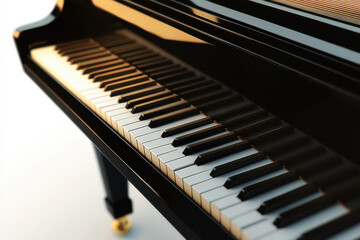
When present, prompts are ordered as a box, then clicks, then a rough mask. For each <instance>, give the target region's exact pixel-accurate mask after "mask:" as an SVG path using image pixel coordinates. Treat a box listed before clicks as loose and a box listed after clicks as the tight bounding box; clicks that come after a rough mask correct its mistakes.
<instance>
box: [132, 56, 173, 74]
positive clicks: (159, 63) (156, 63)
mask: <svg viewBox="0 0 360 240" xmlns="http://www.w3.org/2000/svg"><path fill="white" fill-rule="evenodd" d="M171 63H172V61H171V60H169V59H166V58H164V59H159V60H156V61H153V62H148V63H144V64H140V65H137V66H136V67H137V68H138V69H140V70H142V71H146V70H148V69H152V68H157V67H161V66H165V65H169V64H171Z"/></svg>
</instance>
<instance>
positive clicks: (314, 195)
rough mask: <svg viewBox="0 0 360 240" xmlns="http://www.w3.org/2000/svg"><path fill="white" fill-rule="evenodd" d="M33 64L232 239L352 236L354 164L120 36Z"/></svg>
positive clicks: (35, 55) (86, 42)
mask: <svg viewBox="0 0 360 240" xmlns="http://www.w3.org/2000/svg"><path fill="white" fill-rule="evenodd" d="M31 57H32V59H33V60H34V61H35V62H37V63H38V65H39V66H41V67H42V68H43V69H44V70H45V71H47V72H48V73H49V74H50V75H51V76H53V77H54V78H55V79H56V80H57V81H58V82H60V83H61V84H62V85H63V86H65V87H66V88H67V89H68V90H69V91H70V92H71V93H72V94H74V95H75V96H76V97H77V98H78V99H80V100H81V101H82V102H83V103H84V104H85V105H87V106H88V107H89V108H90V109H91V110H92V111H94V112H95V113H96V114H97V115H98V116H99V117H100V118H102V119H103V120H104V121H105V122H106V123H107V124H108V125H110V126H111V127H112V128H113V129H114V130H115V131H117V132H118V133H119V134H120V135H121V136H122V137H123V138H124V139H126V140H127V141H128V142H129V143H130V144H131V145H132V146H133V147H134V148H135V149H137V150H138V151H139V152H140V153H141V154H142V155H143V156H144V157H145V158H146V159H148V160H149V161H150V162H151V163H152V164H153V165H154V166H155V167H157V168H158V169H160V170H161V172H162V173H163V174H165V175H166V176H167V177H168V178H169V179H171V180H172V181H173V182H175V183H176V185H177V186H178V187H179V188H180V189H182V190H183V191H184V192H185V193H186V194H187V195H188V196H189V197H191V198H192V199H193V200H194V201H195V202H196V203H197V204H199V205H200V206H201V207H202V208H203V209H204V210H205V211H206V212H207V213H208V214H209V215H211V216H212V217H213V218H214V219H216V220H217V221H218V222H219V223H220V224H221V225H222V226H223V227H224V228H225V229H227V230H228V231H230V232H231V233H232V234H233V235H234V237H235V238H237V239H264V240H265V239H325V238H326V239H327V238H331V239H355V238H358V237H359V236H360V212H359V209H360V204H359V202H360V201H359V196H360V192H359V189H360V188H359V187H360V177H359V176H360V175H359V171H358V169H357V168H354V167H353V166H351V165H349V163H348V162H347V161H346V160H344V159H341V158H340V157H338V156H337V155H334V154H333V153H331V152H330V151H329V150H327V149H326V148H324V147H322V146H321V145H320V144H318V143H316V142H315V141H313V140H312V139H311V138H309V137H307V136H305V135H304V134H302V133H301V132H299V131H297V130H296V129H294V128H292V127H291V126H289V125H287V124H286V123H284V122H283V121H281V120H280V119H278V118H277V117H275V116H272V115H271V114H269V113H267V112H266V111H264V110H263V109H261V108H260V107H258V106H256V105H255V104H254V103H252V102H251V101H249V100H247V99H246V98H244V97H242V96H240V95H238V94H237V93H235V92H233V91H232V90H230V89H228V88H227V87H226V86H223V85H221V84H220V83H218V82H217V81H215V80H213V79H211V78H210V77H208V76H206V75H205V74H203V73H201V72H199V71H197V70H195V69H192V68H191V67H190V66H188V65H186V64H185V63H183V62H181V61H180V60H178V59H176V58H174V57H173V56H171V55H170V54H168V53H166V52H164V51H163V50H161V49H159V48H157V47H156V46H154V45H152V44H151V43H148V42H146V41H145V40H143V39H141V38H140V37H138V36H135V35H134V34H132V33H130V32H128V31H118V32H116V33H112V34H109V35H104V36H100V37H94V38H88V39H81V40H76V41H72V42H67V43H62V44H58V45H51V46H45V47H40V48H36V49H33V50H31Z"/></svg>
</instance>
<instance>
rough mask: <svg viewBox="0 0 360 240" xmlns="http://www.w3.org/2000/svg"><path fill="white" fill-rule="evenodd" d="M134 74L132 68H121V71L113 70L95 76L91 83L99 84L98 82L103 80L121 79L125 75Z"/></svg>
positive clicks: (134, 70)
mask: <svg viewBox="0 0 360 240" xmlns="http://www.w3.org/2000/svg"><path fill="white" fill-rule="evenodd" d="M134 72H137V70H136V68H134V67H128V68H123V69H119V70H114V71H111V72H107V73H103V74H99V75H97V76H96V77H94V80H93V82H100V81H104V80H107V79H110V78H113V77H121V76H124V75H126V74H129V73H134Z"/></svg>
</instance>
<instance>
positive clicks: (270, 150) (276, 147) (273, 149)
mask: <svg viewBox="0 0 360 240" xmlns="http://www.w3.org/2000/svg"><path fill="white" fill-rule="evenodd" d="M309 144H311V139H310V138H309V137H308V136H305V135H302V134H294V135H292V136H289V137H288V138H284V139H282V140H279V141H274V143H269V144H267V146H266V145H263V146H258V149H259V150H261V151H263V152H265V153H266V154H267V155H269V156H271V157H273V156H276V155H278V154H281V153H283V152H287V151H293V150H294V149H295V150H296V149H298V148H300V147H302V146H305V145H309ZM269 145H270V146H269Z"/></svg>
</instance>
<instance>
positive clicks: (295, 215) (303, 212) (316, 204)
mask: <svg viewBox="0 0 360 240" xmlns="http://www.w3.org/2000/svg"><path fill="white" fill-rule="evenodd" d="M335 203H336V200H335V199H334V197H333V196H331V195H330V194H325V195H324V196H321V197H319V198H317V199H314V200H312V201H310V202H307V203H304V204H302V205H300V206H298V207H295V208H293V209H291V210H289V211H286V212H283V213H281V214H280V215H279V217H278V218H276V219H275V221H274V225H275V226H277V227H278V228H283V227H286V226H288V225H289V224H291V223H293V222H296V221H298V220H300V219H303V218H305V217H307V216H309V215H311V214H313V213H316V212H319V211H320V210H322V209H324V208H327V207H329V206H331V205H334V204H335Z"/></svg>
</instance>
